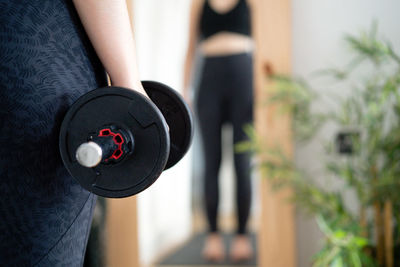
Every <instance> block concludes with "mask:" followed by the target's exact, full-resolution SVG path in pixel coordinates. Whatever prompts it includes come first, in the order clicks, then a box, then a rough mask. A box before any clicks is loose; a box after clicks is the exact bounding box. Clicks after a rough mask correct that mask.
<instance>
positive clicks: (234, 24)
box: [200, 0, 251, 39]
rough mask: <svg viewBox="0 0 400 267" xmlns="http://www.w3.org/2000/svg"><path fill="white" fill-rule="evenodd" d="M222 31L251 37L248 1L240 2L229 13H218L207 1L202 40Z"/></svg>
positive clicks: (201, 24) (204, 8)
mask: <svg viewBox="0 0 400 267" xmlns="http://www.w3.org/2000/svg"><path fill="white" fill-rule="evenodd" d="M221 31H228V32H235V33H240V34H244V35H247V36H250V35H251V21H250V10H249V7H248V6H247V3H246V0H238V3H237V4H236V6H235V7H234V8H233V9H231V10H230V11H228V12H227V13H222V14H220V13H218V12H217V11H215V10H214V9H213V8H212V7H211V6H210V4H209V2H208V0H205V3H204V7H203V14H202V16H201V21H200V33H201V37H202V39H207V38H208V37H210V36H211V35H214V34H216V33H218V32H221Z"/></svg>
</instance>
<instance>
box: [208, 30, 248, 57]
mask: <svg viewBox="0 0 400 267" xmlns="http://www.w3.org/2000/svg"><path fill="white" fill-rule="evenodd" d="M253 49H254V44H253V40H252V39H251V38H250V37H249V36H246V35H242V34H238V33H230V32H221V33H217V34H215V35H213V36H211V37H209V38H208V39H206V40H204V41H202V42H201V43H200V51H201V52H202V54H203V55H204V56H220V55H231V54H240V53H247V52H251V51H253Z"/></svg>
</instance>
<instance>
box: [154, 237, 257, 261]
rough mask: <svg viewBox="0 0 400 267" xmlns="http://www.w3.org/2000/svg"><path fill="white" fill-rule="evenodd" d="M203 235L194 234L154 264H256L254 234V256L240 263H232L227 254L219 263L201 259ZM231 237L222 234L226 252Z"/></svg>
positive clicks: (252, 238) (254, 240)
mask: <svg viewBox="0 0 400 267" xmlns="http://www.w3.org/2000/svg"><path fill="white" fill-rule="evenodd" d="M205 237H206V234H204V233H200V234H197V235H195V236H194V237H193V238H192V239H190V240H189V241H188V242H186V243H185V244H184V245H183V246H181V247H180V248H179V249H177V250H176V251H174V252H173V253H171V254H169V255H167V256H166V257H165V258H164V259H162V260H161V261H160V262H159V263H157V264H156V266H160V267H162V266H177V267H178V266H248V267H250V266H257V246H256V245H257V242H256V236H255V235H254V234H252V235H251V242H252V244H253V248H254V253H253V255H254V256H253V258H252V259H250V260H248V261H244V262H241V263H232V262H231V261H230V260H229V257H228V256H227V257H226V260H225V261H224V262H221V263H210V262H207V261H206V260H205V259H203V257H202V255H201V252H202V249H203V244H204V239H205ZM232 238H233V235H231V234H224V242H225V248H226V251H227V252H229V248H230V247H229V245H230V243H231V240H232ZM227 254H228V253H227Z"/></svg>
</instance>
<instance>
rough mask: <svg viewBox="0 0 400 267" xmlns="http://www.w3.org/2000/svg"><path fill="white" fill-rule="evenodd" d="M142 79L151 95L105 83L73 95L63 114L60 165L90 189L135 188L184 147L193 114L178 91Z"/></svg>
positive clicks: (114, 192) (114, 193) (121, 191)
mask: <svg viewBox="0 0 400 267" xmlns="http://www.w3.org/2000/svg"><path fill="white" fill-rule="evenodd" d="M142 84H143V87H144V89H145V90H146V93H147V94H148V96H149V97H150V99H151V101H150V100H149V99H148V98H146V97H145V96H143V95H141V94H140V93H137V92H135V91H133V90H129V89H126V88H120V87H105V88H100V89H96V90H93V91H91V92H89V93H87V94H85V95H84V96H82V97H81V98H79V99H78V100H77V101H76V102H75V103H74V104H73V105H72V106H71V108H70V109H69V110H68V112H67V114H66V116H65V118H64V121H63V123H62V126H61V132H60V152H61V157H62V159H63V162H64V165H65V167H66V168H67V169H68V171H69V172H70V173H71V175H72V176H73V177H74V178H75V179H77V180H78V181H79V183H80V184H81V185H82V186H83V187H84V188H85V189H87V190H89V191H91V192H93V193H95V194H98V195H101V196H104V197H127V196H131V195H134V194H137V193H139V192H141V191H143V190H144V189H146V188H147V187H149V186H150V185H151V184H152V183H154V182H155V181H156V180H157V178H158V177H159V176H160V175H161V173H162V171H163V170H165V169H168V168H170V167H172V166H173V165H175V164H176V163H177V162H178V161H179V160H180V159H181V158H182V157H183V156H184V155H185V153H186V152H187V150H188V149H189V147H190V143H191V140H192V136H193V120H192V115H191V113H190V110H189V108H188V107H187V105H186V104H185V102H184V101H183V99H182V97H180V96H179V94H178V93H177V92H175V91H174V90H173V89H171V88H169V87H167V86H165V85H163V84H161V83H157V82H150V81H145V82H143V83H142Z"/></svg>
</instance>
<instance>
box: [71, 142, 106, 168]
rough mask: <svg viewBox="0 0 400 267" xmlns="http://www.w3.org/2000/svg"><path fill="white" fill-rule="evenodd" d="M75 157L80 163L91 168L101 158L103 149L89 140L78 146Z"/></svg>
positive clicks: (98, 162) (97, 163)
mask: <svg viewBox="0 0 400 267" xmlns="http://www.w3.org/2000/svg"><path fill="white" fill-rule="evenodd" d="M75 157H76V160H77V161H78V163H79V164H80V165H82V166H84V167H87V168H93V167H95V166H97V165H99V164H100V162H101V160H102V159H103V150H102V149H101V147H100V146H99V145H98V144H97V143H95V142H92V141H90V142H87V143H83V144H81V145H80V146H79V147H78V149H77V150H76V154H75Z"/></svg>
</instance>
